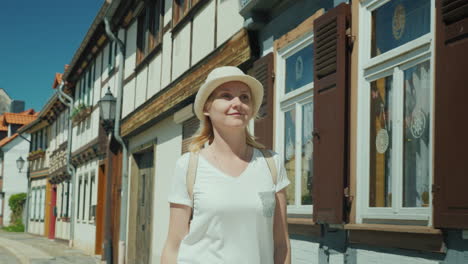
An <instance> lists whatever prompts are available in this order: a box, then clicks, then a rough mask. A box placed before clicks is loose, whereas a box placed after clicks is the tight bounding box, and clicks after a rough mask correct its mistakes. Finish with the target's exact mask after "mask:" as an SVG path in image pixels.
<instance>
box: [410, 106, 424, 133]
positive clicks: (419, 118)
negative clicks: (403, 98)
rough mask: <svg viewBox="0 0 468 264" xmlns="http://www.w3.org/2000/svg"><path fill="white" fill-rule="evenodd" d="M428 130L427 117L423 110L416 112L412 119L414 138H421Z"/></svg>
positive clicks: (411, 126) (411, 125)
mask: <svg viewBox="0 0 468 264" xmlns="http://www.w3.org/2000/svg"><path fill="white" fill-rule="evenodd" d="M425 128H426V115H425V114H424V112H423V111H421V110H419V109H418V110H415V111H414V112H413V116H412V118H411V124H410V131H411V135H413V137H414V138H420V137H421V136H422V135H423V134H424V130H425Z"/></svg>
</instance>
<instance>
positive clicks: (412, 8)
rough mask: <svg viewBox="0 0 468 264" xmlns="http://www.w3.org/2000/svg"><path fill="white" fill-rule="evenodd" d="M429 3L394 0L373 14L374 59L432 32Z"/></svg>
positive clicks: (419, 0) (416, 0) (427, 0)
mask: <svg viewBox="0 0 468 264" xmlns="http://www.w3.org/2000/svg"><path fill="white" fill-rule="evenodd" d="M430 3H431V2H430V1H429V0H396V1H390V2H388V3H386V4H385V5H383V6H381V7H379V8H377V9H376V10H375V11H373V12H372V54H371V55H372V57H375V56H378V55H380V54H382V53H385V52H387V51H389V50H391V49H394V48H396V47H398V46H401V45H403V44H405V43H407V42H410V41H412V40H414V39H417V38H419V37H421V36H422V35H424V34H426V33H428V32H429V31H430V23H431V10H430Z"/></svg>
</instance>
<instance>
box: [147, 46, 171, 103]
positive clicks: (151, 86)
mask: <svg viewBox="0 0 468 264" xmlns="http://www.w3.org/2000/svg"><path fill="white" fill-rule="evenodd" d="M168 46H169V45H168ZM161 58H162V56H161V53H159V54H158V55H156V57H155V58H154V59H153V60H152V61H151V62H150V64H149V67H148V89H147V95H146V99H147V100H148V99H149V98H151V97H152V96H153V95H155V94H156V93H157V92H159V90H161V62H162V60H161Z"/></svg>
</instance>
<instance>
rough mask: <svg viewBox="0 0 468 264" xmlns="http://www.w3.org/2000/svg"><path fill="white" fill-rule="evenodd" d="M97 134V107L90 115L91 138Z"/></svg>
mask: <svg viewBox="0 0 468 264" xmlns="http://www.w3.org/2000/svg"><path fill="white" fill-rule="evenodd" d="M98 136H99V108H96V109H95V110H94V112H93V114H92V115H91V140H92V139H95V138H97V137H98Z"/></svg>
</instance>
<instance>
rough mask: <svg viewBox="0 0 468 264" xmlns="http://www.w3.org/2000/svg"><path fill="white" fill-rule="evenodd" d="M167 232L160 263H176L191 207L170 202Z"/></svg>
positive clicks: (186, 230)
mask: <svg viewBox="0 0 468 264" xmlns="http://www.w3.org/2000/svg"><path fill="white" fill-rule="evenodd" d="M170 207H171V209H170V210H171V212H170V219H169V232H168V234H167V239H166V244H165V245H164V249H163V252H162V256H161V264H176V263H177V255H178V253H179V246H180V242H181V241H182V239H183V238H184V237H185V235H187V234H188V231H189V225H190V216H191V214H192V208H190V207H189V206H186V205H181V204H173V203H171V204H170Z"/></svg>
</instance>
